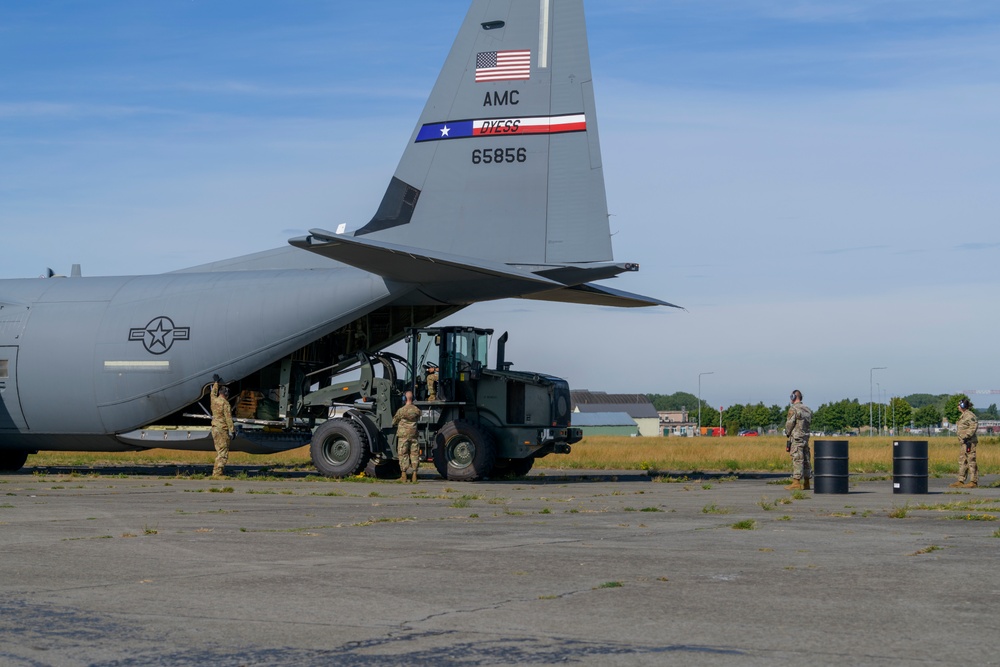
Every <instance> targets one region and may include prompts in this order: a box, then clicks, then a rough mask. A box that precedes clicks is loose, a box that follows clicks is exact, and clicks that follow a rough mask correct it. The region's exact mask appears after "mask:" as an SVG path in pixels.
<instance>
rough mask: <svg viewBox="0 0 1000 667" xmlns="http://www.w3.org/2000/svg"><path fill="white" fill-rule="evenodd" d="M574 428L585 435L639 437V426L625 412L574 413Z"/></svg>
mask: <svg viewBox="0 0 1000 667" xmlns="http://www.w3.org/2000/svg"><path fill="white" fill-rule="evenodd" d="M573 426H577V427H579V428H581V429H583V435H584V436H588V435H628V436H634V435H639V425H638V424H636V423H635V420H634V419H632V418H631V417H629V416H628V413H625V412H574V413H573Z"/></svg>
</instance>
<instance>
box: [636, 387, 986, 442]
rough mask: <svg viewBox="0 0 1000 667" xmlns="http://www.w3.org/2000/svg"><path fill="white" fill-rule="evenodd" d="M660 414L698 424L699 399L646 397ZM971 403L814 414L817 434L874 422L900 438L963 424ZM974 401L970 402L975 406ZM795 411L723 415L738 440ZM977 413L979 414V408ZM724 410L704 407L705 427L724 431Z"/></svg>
mask: <svg viewBox="0 0 1000 667" xmlns="http://www.w3.org/2000/svg"><path fill="white" fill-rule="evenodd" d="M647 396H648V397H649V400H650V401H651V402H652V403H653V406H654V407H655V408H656V409H657V410H681V409H685V410H687V412H688V419H690V420H691V421H697V419H698V418H697V417H696V415H697V413H698V397H697V396H695V395H693V394H689V393H687V392H683V391H679V392H676V393H673V394H647ZM963 398H964V399H968V398H969V397H968V396H966V395H965V394H937V395H934V394H911V395H910V396H906V397H899V396H896V397H893V398H892V399H890V400H889V402H888V403H868V402H865V403H861V402H860V401H858V399H856V398H854V399H848V398H845V399H843V400H840V401H836V402H833V403H824V404H822V405H820V406H819V407H818V408H815V409H814V411H813V421H812V427H811V428H812V430H813V431H822V432H825V433H845V432H850V431H858V432H860V431H862V430H867V429H868V426H869V422H870V423H871V426H872V428H874V429H887V430H888V429H893V430H894V431H895V432H896V433H899V432H900V431H902V430H903V429H904V428H907V427H910V426H913V427H915V428H934V427H937V426H940V425H941V423H942V420H944V419H947V420H948V423H949V424H954V423H955V422H957V421H958V417H959V409H958V402H959V401H960V400H961V399H963ZM971 403H972V401H970V404H971ZM789 407H790V406H788V405H785V407H781V406H778V405H772V406H770V407H768V406H765V405H764V403H763V402H760V403H757V404H756V405H751V404H747V405H741V404H736V405H731V406H729V407H728V408H724V409H723V410H722V416H721V420H722V424H721V425H722V426H724V427H725V429H726V433H727V434H729V435H735V434H736V433H738V432H739V431H743V430H758V431H766V430H768V429H771V428H777V429H779V430H780V429H781V428H782V427H783V426H784V424H785V417H786V416H787V414H788V409H789ZM972 409H973V410H976V408H975V405H972ZM976 414H977V415H978V416H979V418H980V419H1000V414H998V410H997V405H996V403H994V404H992V405H990V406H989V407H988V408H986V409H985V410H976ZM719 420H720V416H719V410H718V408H715V407H713V406H711V405H709V404H708V402H707V401H704V400H702V401H701V424H702V426H719V425H720V424H719Z"/></svg>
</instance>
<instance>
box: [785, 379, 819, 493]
mask: <svg viewBox="0 0 1000 667" xmlns="http://www.w3.org/2000/svg"><path fill="white" fill-rule="evenodd" d="M789 399H790V400H791V401H792V406H791V407H790V408H789V409H788V417H787V419H786V420H785V436H786V437H787V438H788V451H790V452H791V454H792V483H791V484H789V485H788V486H786V487H785V488H786V489H788V490H790V491H794V490H796V489H800V490H803V491H808V490H809V480H810V479H812V465H810V462H809V459H810V457H811V455H812V454H811V452H810V451H809V424H811V423H812V416H813V413H812V410H810V409H809V408H807V407H806V406H805V405H803V403H802V392H801V391H799V390H798V389H796V390H795V391H793V392H792V395H791V396H790V397H789Z"/></svg>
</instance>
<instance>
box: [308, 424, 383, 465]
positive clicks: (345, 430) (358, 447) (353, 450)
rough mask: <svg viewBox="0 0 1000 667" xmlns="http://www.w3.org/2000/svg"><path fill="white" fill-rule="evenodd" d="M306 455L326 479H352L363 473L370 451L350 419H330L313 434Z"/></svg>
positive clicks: (364, 438)
mask: <svg viewBox="0 0 1000 667" xmlns="http://www.w3.org/2000/svg"><path fill="white" fill-rule="evenodd" d="M309 454H310V455H311V456H312V461H313V465H314V466H316V470H318V471H319V472H320V474H321V475H325V476H326V477H351V476H353V475H357V474H358V473H359V472H361V471H362V470H364V469H365V466H366V465H367V464H368V459H369V458H371V451H369V449H368V439H367V438H366V437H365V434H364V431H363V430H362V429H361V427H360V426H358V425H357V424H355V423H354V422H352V421H351V420H349V419H331V420H329V421H327V422H325V423H323V424H321V425H320V427H319V428H317V429H316V432H315V433H313V438H312V443H311V444H310V445H309Z"/></svg>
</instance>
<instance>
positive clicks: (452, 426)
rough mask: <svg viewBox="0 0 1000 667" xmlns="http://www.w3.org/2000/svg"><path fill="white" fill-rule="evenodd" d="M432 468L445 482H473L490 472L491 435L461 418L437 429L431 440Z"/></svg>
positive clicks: (493, 455) (491, 464)
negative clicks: (432, 449) (432, 447)
mask: <svg viewBox="0 0 1000 667" xmlns="http://www.w3.org/2000/svg"><path fill="white" fill-rule="evenodd" d="M435 445H436V446H435V447H434V466H435V467H436V468H437V470H438V473H440V475H441V476H442V477H444V478H445V479H448V480H454V481H457V482H475V481H476V480H479V479H482V478H483V477H488V476H489V474H490V473H491V472H492V471H493V461H494V459H495V457H496V451H495V450H496V447H495V445H494V444H493V436H491V435H490V434H489V433H487V432H486V431H484V430H483V429H481V428H480V427H478V426H476V425H475V424H473V423H471V422H467V421H465V420H463V419H456V420H455V421H451V422H448V423H447V424H445V425H444V426H442V427H441V430H439V431H438V433H437V436H436V438H435Z"/></svg>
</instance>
